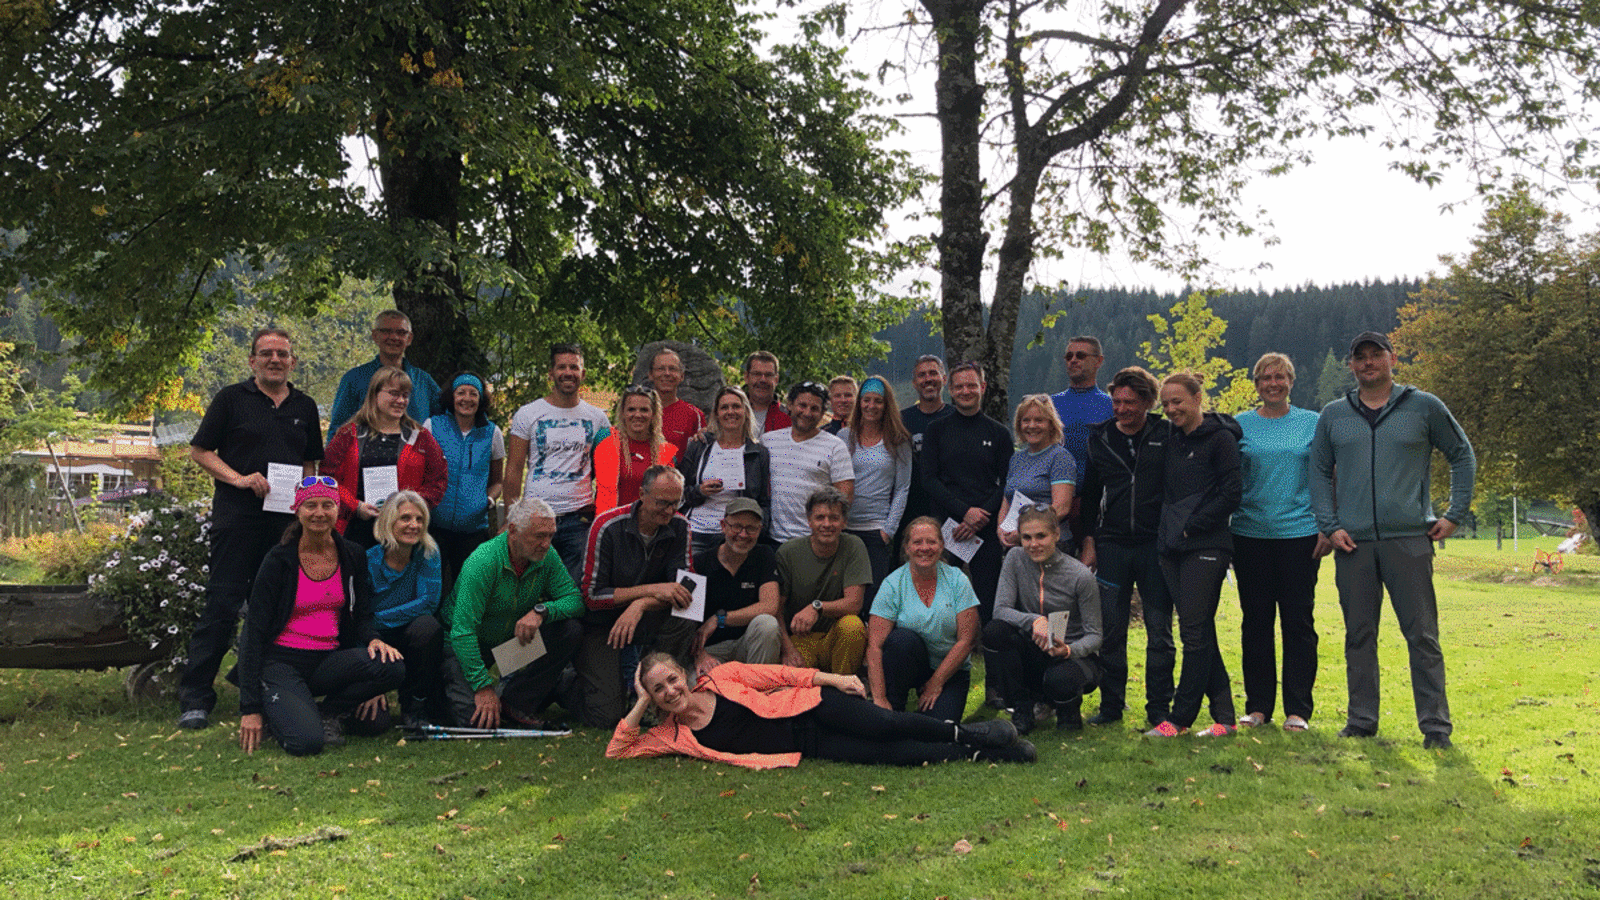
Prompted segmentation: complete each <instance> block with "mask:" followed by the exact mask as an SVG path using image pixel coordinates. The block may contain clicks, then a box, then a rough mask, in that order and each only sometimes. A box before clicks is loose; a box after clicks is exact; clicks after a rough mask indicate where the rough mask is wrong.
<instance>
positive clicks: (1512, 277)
mask: <svg viewBox="0 0 1600 900" xmlns="http://www.w3.org/2000/svg"><path fill="white" fill-rule="evenodd" d="M1567 228H1568V223H1567V221H1566V220H1565V218H1564V217H1562V216H1561V215H1559V214H1556V213H1552V212H1551V211H1549V210H1548V209H1546V208H1545V207H1544V206H1543V205H1541V204H1540V203H1539V202H1537V201H1535V200H1533V199H1531V198H1530V197H1529V196H1528V195H1527V193H1525V192H1517V193H1515V194H1513V195H1512V196H1510V197H1509V198H1507V199H1506V200H1504V201H1503V202H1501V203H1499V204H1497V205H1496V206H1495V207H1494V208H1492V209H1491V210H1490V211H1489V212H1488V213H1487V214H1486V215H1485V216H1484V221H1483V225H1482V228H1481V230H1480V233H1479V235H1478V237H1477V238H1476V239H1475V240H1474V241H1473V247H1472V252H1471V253H1469V254H1467V255H1465V256H1462V257H1458V258H1455V259H1452V260H1450V261H1449V262H1450V270H1449V273H1448V274H1447V275H1446V276H1444V277H1443V278H1442V279H1439V280H1437V281H1434V282H1431V283H1429V284H1427V285H1426V286H1424V288H1423V290H1422V291H1421V293H1420V294H1418V296H1417V299H1416V300H1415V302H1413V303H1412V304H1410V305H1408V306H1406V307H1405V308H1403V309H1402V310H1401V311H1400V321H1401V324H1400V327H1399V328H1398V329H1397V330H1396V331H1395V332H1394V341H1395V349H1396V350H1397V351H1399V352H1400V353H1401V354H1402V357H1403V358H1404V359H1406V360H1407V363H1408V364H1407V365H1406V366H1405V367H1404V368H1403V369H1402V370H1401V371H1402V377H1403V379H1404V380H1406V381H1415V382H1416V383H1417V384H1419V385H1421V386H1422V387H1424V388H1426V389H1427V390H1429V391H1432V392H1434V393H1436V394H1438V395H1439V397H1440V398H1442V399H1443V400H1444V401H1445V403H1446V404H1447V405H1449V407H1450V410H1451V412H1453V413H1455V415H1456V418H1457V419H1459V420H1460V422H1461V426H1462V427H1463V428H1464V429H1466V432H1467V436H1468V437H1470V438H1471V439H1472V443H1473V447H1474V448H1475V449H1476V450H1477V454H1478V473H1479V474H1478V477H1479V479H1480V480H1481V481H1482V482H1483V483H1484V484H1485V486H1487V487H1488V488H1490V489H1491V490H1493V491H1495V492H1498V493H1500V494H1506V495H1510V494H1520V495H1522V496H1524V497H1528V496H1534V497H1552V498H1564V499H1568V500H1570V501H1571V502H1573V503H1574V504H1576V505H1577V506H1578V507H1580V508H1581V509H1582V510H1583V511H1584V514H1585V515H1586V516H1587V517H1588V519H1589V522H1590V523H1591V526H1592V525H1593V523H1595V522H1600V467H1597V466H1596V464H1595V461H1596V460H1600V411H1597V410H1596V407H1595V402H1594V398H1596V397H1600V366H1596V365H1595V348H1596V347H1600V234H1594V235H1589V236H1587V237H1584V238H1581V239H1575V238H1573V237H1571V236H1570V235H1569V234H1568V233H1567Z"/></svg>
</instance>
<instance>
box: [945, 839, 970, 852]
mask: <svg viewBox="0 0 1600 900" xmlns="http://www.w3.org/2000/svg"><path fill="white" fill-rule="evenodd" d="M950 849H951V850H953V851H955V852H956V853H971V852H972V844H970V843H968V841H967V839H966V838H962V839H961V840H959V841H956V844H955V846H954V847H951V848H950Z"/></svg>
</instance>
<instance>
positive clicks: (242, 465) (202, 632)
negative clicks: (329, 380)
mask: <svg viewBox="0 0 1600 900" xmlns="http://www.w3.org/2000/svg"><path fill="white" fill-rule="evenodd" d="M294 364H295V357H294V349H293V347H292V346H291V344H290V340H289V333H288V332H287V331H284V330H283V329H281V328H263V329H261V330H259V331H257V332H256V333H255V335H254V336H252V338H251V341H250V371H251V373H252V374H251V377H250V378H247V379H245V380H244V381H241V382H239V383H238V384H230V385H228V386H227V387H225V388H223V389H222V390H220V391H218V392H217V395H216V396H215V397H213V398H212V400H211V405H210V406H208V407H206V414H205V418H203V419H201V420H200V428H199V429H198V430H197V431H195V434H194V437H193V438H191V439H190V440H189V458H190V459H192V460H194V461H195V463H196V464H197V465H199V466H200V468H202V469H204V470H205V472H206V474H207V475H210V476H211V478H212V479H213V481H215V483H216V489H215V490H214V491H213V493H212V498H211V559H210V573H209V575H208V577H207V581H206V605H205V609H204V610H203V611H202V612H201V613H200V622H199V624H197V625H196V626H195V629H194V634H193V636H192V637H191V638H190V639H189V652H188V660H189V662H188V665H187V667H186V668H185V669H184V672H183V676H182V678H181V679H180V680H179V682H178V710H179V714H178V727H180V728H186V729H200V728H205V727H206V726H207V725H210V724H211V712H212V710H213V709H215V707H216V705H217V692H216V688H215V687H214V686H213V683H214V682H215V681H216V678H217V669H218V668H219V667H220V666H221V664H222V658H223V657H224V656H226V655H227V653H228V648H229V647H230V646H231V645H232V644H233V634H234V628H235V626H236V624H237V623H238V620H239V612H240V610H242V609H243V608H244V603H245V601H246V600H247V599H249V597H250V588H251V585H252V584H253V583H254V582H255V577H256V571H257V570H258V569H260V568H261V561H262V559H264V558H265V557H266V555H267V551H268V550H270V549H272V547H273V545H274V544H276V543H278V539H279V538H281V537H282V536H283V530H284V528H286V527H288V525H289V523H291V522H293V521H294V515H293V514H292V513H289V512H269V511H268V510H267V509H266V508H265V507H264V506H263V503H264V502H266V498H267V494H268V487H269V483H268V481H267V476H268V472H269V468H270V467H271V466H272V465H273V464H279V465H284V466H291V467H293V468H294V469H298V470H299V471H300V472H301V473H302V474H303V475H311V474H312V473H314V472H316V470H317V463H318V461H319V460H321V459H322V426H321V424H320V422H319V418H320V417H319V416H318V414H317V403H316V401H315V400H312V399H311V398H310V397H308V396H307V395H305V394H304V393H302V392H301V391H299V390H298V389H296V388H295V386H294V385H292V384H290V383H289V375H290V373H292V372H293V371H294ZM290 502H291V503H292V498H291V500H290ZM284 508H285V509H287V508H288V506H287V505H285V506H284Z"/></svg>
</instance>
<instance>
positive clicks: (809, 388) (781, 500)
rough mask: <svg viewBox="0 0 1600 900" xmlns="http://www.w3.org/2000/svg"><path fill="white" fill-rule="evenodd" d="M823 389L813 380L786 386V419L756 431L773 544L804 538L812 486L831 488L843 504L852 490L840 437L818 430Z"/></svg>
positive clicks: (850, 472) (825, 391) (853, 481)
mask: <svg viewBox="0 0 1600 900" xmlns="http://www.w3.org/2000/svg"><path fill="white" fill-rule="evenodd" d="M827 402H828V389H827V388H825V387H823V386H822V385H820V384H817V383H816V382H815V381H802V382H800V383H799V384H797V385H795V386H794V387H792V388H790V389H789V416H790V418H791V419H792V420H793V421H792V424H791V425H790V426H789V427H788V428H785V429H783V430H782V431H771V432H768V433H767V434H766V435H764V436H762V438H761V442H762V443H764V444H766V445H767V452H768V454H770V456H771V459H772V467H771V477H770V479H769V480H770V482H771V488H772V522H771V523H770V526H769V530H770V531H771V532H772V536H773V537H774V538H776V539H777V540H778V542H779V543H782V542H783V541H788V540H793V539H794V538H797V537H806V536H808V535H810V534H811V525H810V523H809V522H807V521H806V499H807V498H809V497H810V496H811V495H812V493H814V492H815V491H816V490H817V489H818V488H824V487H830V486H831V487H833V488H835V489H837V490H838V491H839V493H841V494H843V495H844V497H845V501H846V502H847V503H848V502H849V500H850V498H851V495H852V494H853V493H854V491H855V484H856V472H855V464H854V463H853V462H851V459H850V448H849V447H846V446H845V445H844V441H841V440H839V439H838V438H837V437H834V436H833V435H831V434H829V433H827V432H826V431H823V430H822V429H821V428H820V427H819V426H820V425H821V424H822V407H823V404H825V403H827Z"/></svg>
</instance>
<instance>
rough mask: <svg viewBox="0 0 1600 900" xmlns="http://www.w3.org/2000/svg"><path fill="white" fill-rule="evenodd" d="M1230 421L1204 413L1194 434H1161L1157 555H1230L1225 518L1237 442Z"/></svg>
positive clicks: (1234, 501) (1235, 477)
mask: <svg viewBox="0 0 1600 900" xmlns="http://www.w3.org/2000/svg"><path fill="white" fill-rule="evenodd" d="M1243 434H1244V432H1243V430H1242V429H1240V428H1239V423H1238V422H1235V421H1234V419H1233V416H1229V415H1224V414H1222V413H1209V412H1208V413H1205V414H1204V415H1203V416H1202V417H1201V419H1200V424H1199V425H1198V426H1196V428H1195V430H1194V431H1192V432H1190V433H1188V434H1184V433H1183V431H1182V430H1181V429H1178V428H1173V427H1171V425H1170V423H1169V426H1168V428H1167V463H1166V478H1165V484H1164V486H1163V493H1162V503H1161V534H1160V537H1159V541H1160V544H1159V545H1158V546H1159V548H1160V550H1161V552H1162V553H1191V552H1193V551H1196V550H1226V551H1229V552H1232V550H1233V535H1231V534H1229V533H1228V518H1229V517H1230V516H1232V515H1233V511H1234V510H1236V509H1238V508H1239V500H1240V498H1241V497H1242V496H1243V495H1244V480H1243V478H1242V477H1241V476H1240V473H1239V438H1240V437H1241V436H1242V435H1243Z"/></svg>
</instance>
